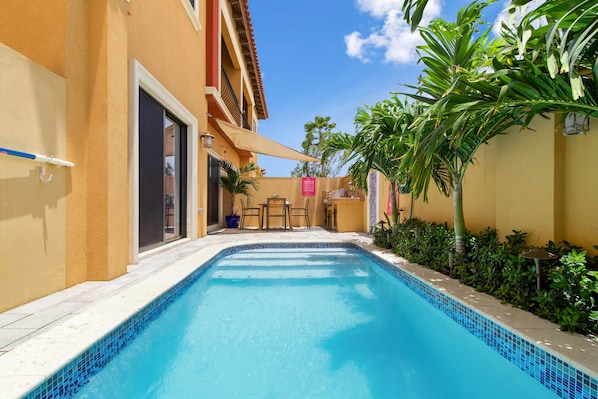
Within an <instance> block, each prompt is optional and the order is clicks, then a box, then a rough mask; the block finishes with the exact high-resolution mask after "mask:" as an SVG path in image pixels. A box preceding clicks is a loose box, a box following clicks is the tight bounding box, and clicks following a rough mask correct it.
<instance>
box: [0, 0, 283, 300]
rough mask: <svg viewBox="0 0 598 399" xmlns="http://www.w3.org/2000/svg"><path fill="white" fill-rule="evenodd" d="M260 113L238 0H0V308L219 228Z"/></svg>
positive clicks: (109, 274)
mask: <svg viewBox="0 0 598 399" xmlns="http://www.w3.org/2000/svg"><path fill="white" fill-rule="evenodd" d="M267 116H268V112H267V107H266V102H265V97H264V90H263V84H262V79H261V73H260V69H259V63H258V57H257V50H256V45H255V42H254V38H253V30H252V25H251V18H250V14H249V9H248V5H247V1H246V0H143V1H140V0H93V1H79V0H56V1H50V2H28V3H23V2H21V1H18V0H7V1H4V2H3V4H2V13H0V148H3V149H4V153H5V154H4V155H0V163H1V167H0V250H1V251H2V253H3V254H4V255H3V256H2V257H1V260H0V272H1V273H2V276H3V278H2V279H0V311H3V310H7V309H10V308H13V307H15V306H18V305H20V304H22V303H25V302H28V301H31V300H33V299H36V298H39V297H42V296H44V295H47V294H50V293H53V292H56V291H59V290H61V289H64V288H67V287H70V286H73V285H75V284H78V283H80V282H83V281H87V280H109V279H113V278H115V277H117V276H120V275H122V274H124V273H126V271H127V265H128V264H131V263H136V262H137V261H138V260H139V258H140V257H143V256H144V254H148V253H151V252H152V251H156V249H158V250H159V249H160V248H163V247H165V246H168V245H171V243H174V242H180V241H181V240H188V239H196V238H199V237H202V236H204V235H206V234H207V232H208V231H209V230H210V229H217V228H220V227H222V224H223V222H222V220H223V214H224V210H223V205H222V204H223V198H222V197H223V193H222V191H221V189H219V187H218V183H217V176H218V174H219V167H218V161H219V160H220V159H228V160H230V161H231V162H233V163H234V164H236V165H242V164H245V163H247V162H250V161H254V162H257V152H256V151H250V150H247V149H244V148H241V147H243V146H242V145H239V144H238V143H236V142H235V140H234V137H233V134H234V133H238V131H234V132H233V131H232V130H231V129H229V127H230V126H233V127H237V128H240V129H241V130H240V131H241V134H244V135H252V136H253V135H255V136H257V131H258V122H259V120H260V119H265V118H267ZM223 126H224V128H223ZM208 136H214V137H213V142H212V145H211V148H206V146H205V145H206V144H207V143H206V138H208ZM271 144H272V145H273V146H276V143H271ZM258 150H259V149H258ZM8 153H11V154H12V155H15V154H17V156H10V155H8ZM23 153H24V154H38V155H39V154H45V155H47V156H51V157H52V159H60V160H66V161H68V162H70V163H72V164H73V166H58V165H54V164H52V163H40V162H37V159H39V157H38V158H36V159H35V160H34V159H27V158H26V157H25V158H24V157H23V156H18V155H23ZM50 176H51V179H50Z"/></svg>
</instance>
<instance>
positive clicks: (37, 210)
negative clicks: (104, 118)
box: [0, 44, 70, 311]
mask: <svg viewBox="0 0 598 399" xmlns="http://www.w3.org/2000/svg"><path fill="white" fill-rule="evenodd" d="M0 70H1V71H2V73H1V74H0V93H2V96H0V137H1V144H0V146H2V147H6V148H9V149H12V150H17V151H23V152H29V153H41V152H44V154H46V155H53V156H55V157H56V158H61V159H65V158H67V151H66V100H65V80H64V79H63V78H62V77H60V76H58V75H56V74H54V73H52V72H50V71H49V70H47V69H45V68H42V67H41V66H39V65H38V64H36V63H35V62H32V61H31V60H29V59H27V58H25V57H24V56H23V55H21V54H19V53H17V52H16V51H14V50H12V49H10V48H8V47H6V46H4V45H2V44H0ZM69 173H70V169H69V168H66V167H56V166H50V165H49V164H44V177H48V176H49V175H50V174H51V175H52V176H53V177H52V180H51V181H49V182H46V183H44V182H42V181H40V179H39V163H36V162H34V161H31V160H28V159H23V158H16V157H12V156H8V155H0V253H2V257H1V261H0V274H1V275H2V278H1V279H0V311H3V310H6V309H10V308H12V307H14V306H16V305H19V304H21V303H23V302H24V301H27V300H33V299H36V298H39V297H41V296H43V295H47V294H49V293H51V292H54V291H57V290H60V289H63V288H64V287H65V225H66V212H65V202H66V201H65V197H66V194H67V190H68V187H67V177H68V175H69Z"/></svg>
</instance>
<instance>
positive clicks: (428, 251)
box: [375, 219, 598, 334]
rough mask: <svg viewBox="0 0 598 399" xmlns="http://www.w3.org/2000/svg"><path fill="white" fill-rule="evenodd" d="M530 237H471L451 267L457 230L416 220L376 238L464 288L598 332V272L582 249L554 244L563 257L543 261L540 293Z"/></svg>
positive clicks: (487, 232) (491, 233) (487, 233)
mask: <svg viewBox="0 0 598 399" xmlns="http://www.w3.org/2000/svg"><path fill="white" fill-rule="evenodd" d="M525 236H526V233H525V232H521V231H513V234H511V235H508V236H507V237H505V240H504V241H501V240H499V238H498V235H497V233H496V230H494V229H491V228H486V229H484V230H483V231H481V232H480V233H479V234H472V233H471V232H466V240H465V245H466V248H467V251H466V253H467V254H466V255H464V256H461V257H457V258H456V259H455V262H454V263H455V264H454V266H452V265H451V264H450V256H449V254H450V251H451V244H450V241H451V238H450V237H451V231H450V230H449V229H448V227H447V226H446V225H445V224H435V223H428V222H424V221H422V220H418V219H410V220H407V221H406V222H405V223H401V224H397V225H394V226H393V227H392V229H391V230H389V229H379V230H377V231H376V233H375V237H376V238H377V239H378V242H384V241H385V240H387V243H388V246H389V247H391V248H392V250H393V252H394V253H396V254H398V255H400V256H401V257H403V258H405V259H407V260H409V261H410V262H414V263H419V264H421V265H425V266H426V267H428V268H431V269H433V270H436V271H439V272H441V273H444V274H446V275H450V276H453V277H456V278H458V279H459V280H460V281H461V282H462V283H463V284H466V285H469V286H471V287H474V288H475V289H476V290H478V291H481V292H485V293H488V294H490V295H493V296H495V297H496V298H498V299H500V300H502V301H505V302H508V303H510V304H512V305H513V306H515V307H518V308H521V309H525V310H528V311H530V312H532V313H534V314H537V315H538V316H541V317H543V318H546V319H548V320H550V321H552V322H554V323H558V324H559V325H560V326H561V328H562V329H564V330H568V331H571V332H579V333H582V334H588V333H589V334H597V333H598V272H596V271H593V270H592V269H594V270H595V269H596V268H597V267H598V265H597V263H596V261H597V259H596V258H588V257H587V256H586V252H585V251H583V250H582V249H581V248H579V247H576V246H574V245H571V244H570V243H568V242H566V241H565V242H562V243H559V244H555V243H553V242H549V243H547V244H546V245H545V246H544V249H545V250H548V251H550V252H551V253H554V254H556V255H557V256H558V257H557V259H555V260H552V261H542V262H543V264H542V269H543V273H542V275H543V277H542V284H541V287H542V288H541V289H537V274H536V269H535V264H534V261H533V260H531V259H525V258H523V257H522V256H521V254H522V252H523V250H524V249H525V247H524V241H525Z"/></svg>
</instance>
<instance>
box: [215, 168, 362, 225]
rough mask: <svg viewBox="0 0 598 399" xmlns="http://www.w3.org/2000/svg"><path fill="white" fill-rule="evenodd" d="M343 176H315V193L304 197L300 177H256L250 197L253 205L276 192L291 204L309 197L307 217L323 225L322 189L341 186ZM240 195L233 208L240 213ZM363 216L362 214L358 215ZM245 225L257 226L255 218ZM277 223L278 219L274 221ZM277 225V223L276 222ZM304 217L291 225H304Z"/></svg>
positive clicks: (301, 204) (298, 202) (326, 189)
mask: <svg viewBox="0 0 598 399" xmlns="http://www.w3.org/2000/svg"><path fill="white" fill-rule="evenodd" d="M345 180H346V179H344V178H340V177H339V178H317V179H316V195H315V196H314V197H311V196H309V197H304V196H303V195H302V193H301V182H302V180H301V178H300V177H262V178H259V179H258V184H259V188H258V190H257V192H255V193H254V195H253V196H252V199H251V203H252V204H253V205H258V204H261V203H265V202H266V200H267V198H268V197H271V196H272V195H273V194H278V195H279V196H280V197H284V198H286V199H287V201H288V202H290V203H291V204H293V205H297V206H304V204H305V200H306V199H309V219H310V223H311V225H312V226H323V225H324V203H323V200H322V191H331V190H335V189H337V188H340V187H343V184H344V181H345ZM241 199H244V198H243V197H242V196H237V198H236V205H235V209H236V210H237V212H238V213H239V214H240V211H241ZM229 202H230V199H228V197H226V198H225V200H224V204H225V208H228V204H229ZM359 217H361V218H363V217H364V214H361V215H359ZM247 222H248V224H247V225H246V226H247V227H257V226H258V224H257V220H256V218H255V217H254V218H250V219H248V220H247ZM276 222H277V223H278V221H276ZM277 225H278V224H277ZM304 225H305V220H304V218H300V217H297V218H294V219H293V226H304Z"/></svg>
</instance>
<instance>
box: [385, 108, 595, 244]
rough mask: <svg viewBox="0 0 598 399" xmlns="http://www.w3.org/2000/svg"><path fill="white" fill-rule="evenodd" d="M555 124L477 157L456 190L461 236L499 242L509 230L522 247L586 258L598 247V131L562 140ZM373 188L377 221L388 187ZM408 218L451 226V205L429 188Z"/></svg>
mask: <svg viewBox="0 0 598 399" xmlns="http://www.w3.org/2000/svg"><path fill="white" fill-rule="evenodd" d="M559 122H560V116H556V117H555V116H551V117H549V118H547V119H545V118H541V117H538V118H536V119H535V120H534V121H533V123H532V125H531V126H530V128H531V129H529V130H524V131H519V130H518V129H514V130H513V131H512V132H511V133H510V134H508V135H502V136H498V137H495V138H493V139H492V140H490V142H489V144H488V145H485V146H482V147H481V148H480V149H479V150H478V153H477V154H476V162H475V164H473V165H470V166H469V168H468V170H467V173H466V176H465V181H464V185H463V193H464V194H463V207H464V215H465V224H466V227H467V229H468V230H470V231H472V232H474V233H477V232H479V231H480V230H482V229H484V228H486V227H492V228H496V229H497V231H498V235H499V237H500V238H501V239H504V237H505V236H506V235H509V234H512V231H513V230H520V231H524V232H526V233H527V239H526V243H527V244H528V245H534V246H541V245H545V244H546V243H547V242H548V241H555V242H559V241H563V240H567V241H569V242H570V243H572V244H576V245H580V246H582V247H584V249H587V250H588V252H589V253H590V254H596V253H597V252H598V251H596V250H595V249H593V246H594V245H597V244H598V209H596V207H595V206H594V204H595V203H596V202H597V201H598V187H597V186H596V185H595V184H593V176H595V175H596V174H597V173H598V161H597V160H596V157H595V156H594V153H595V152H596V151H598V127H597V126H596V120H594V119H592V120H591V121H590V132H588V133H587V134H581V135H577V136H568V137H565V136H563V134H562V126H560V124H559ZM383 181H384V182H383V183H381V184H382V186H381V187H380V190H379V192H380V199H379V201H380V205H379V206H380V208H379V216H380V217H381V220H385V219H384V211H385V210H386V204H387V196H388V183H387V182H386V180H384V179H383ZM409 197H410V195H401V200H400V207H403V208H404V209H405V211H404V212H403V213H402V214H401V219H402V220H404V219H405V218H409V217H410V213H409V205H410V201H409ZM411 216H412V217H417V218H420V219H423V220H427V221H431V222H436V223H444V222H448V224H449V226H450V227H452V225H453V201H452V197H448V198H447V197H444V196H443V195H441V194H440V193H439V192H438V190H437V189H436V187H435V186H434V185H433V184H431V185H430V192H429V193H428V202H427V203H425V202H424V201H423V200H422V199H421V198H419V199H415V200H414V204H413V214H412V215H411Z"/></svg>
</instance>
